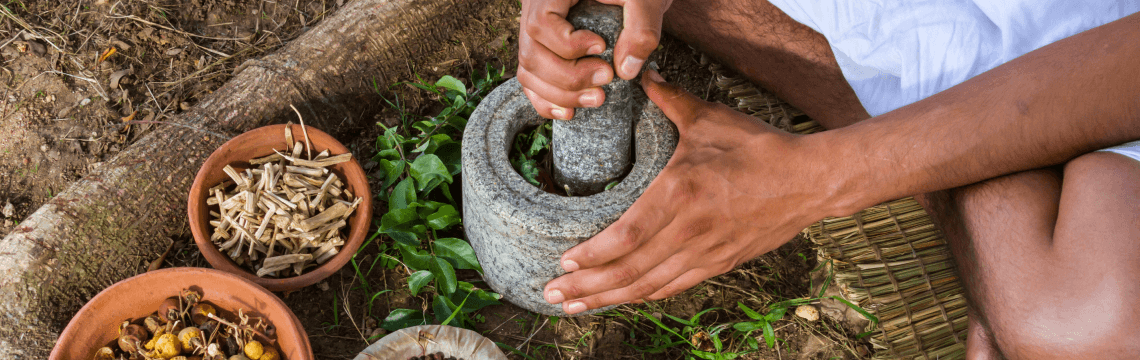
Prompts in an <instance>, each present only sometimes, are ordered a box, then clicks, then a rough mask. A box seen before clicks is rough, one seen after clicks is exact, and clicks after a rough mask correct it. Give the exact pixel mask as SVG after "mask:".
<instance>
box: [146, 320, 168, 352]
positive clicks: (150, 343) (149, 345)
mask: <svg viewBox="0 0 1140 360" xmlns="http://www.w3.org/2000/svg"><path fill="white" fill-rule="evenodd" d="M163 334H166V327H164V326H163V327H159V328H158V331H155V332H154V337H152V338H150V340H149V341H147V342H146V345H143V348H144V349H147V350H154V344H155V341H157V340H158V337H159V336H162V335H163Z"/></svg>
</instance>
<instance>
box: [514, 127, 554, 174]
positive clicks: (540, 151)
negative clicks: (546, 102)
mask: <svg viewBox="0 0 1140 360" xmlns="http://www.w3.org/2000/svg"><path fill="white" fill-rule="evenodd" d="M550 132H551V125H550V122H549V121H548V122H544V123H542V124H539V125H538V126H536V127H535V128H534V129H532V130H531V131H523V132H520V133H519V134H518V135H515V142H514V146H513V147H512V151H511V157H510V160H511V166H512V167H514V168H515V171H517V172H518V173H519V175H522V177H523V179H526V181H527V182H529V183H531V184H533V185H534V186H538V187H540V188H541V187H542V183H541V182H539V181H538V176H539V173H540V170H539V169H541V166H540V165H539V161H540V160H541V159H542V156H541V155H544V154H546V153H548V152H549V151H550V138H551V134H550Z"/></svg>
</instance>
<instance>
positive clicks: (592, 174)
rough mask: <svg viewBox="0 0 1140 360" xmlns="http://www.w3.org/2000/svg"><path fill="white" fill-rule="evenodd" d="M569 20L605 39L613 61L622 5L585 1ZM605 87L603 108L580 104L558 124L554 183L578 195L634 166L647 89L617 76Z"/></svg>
mask: <svg viewBox="0 0 1140 360" xmlns="http://www.w3.org/2000/svg"><path fill="white" fill-rule="evenodd" d="M566 19H567V20H568V21H570V24H571V25H574V28H575V29H581V30H589V31H592V32H594V33H595V34H598V35H600V36H601V37H602V39H605V41H606V51H605V52H603V53H601V54H600V55H598V57H600V58H602V59H603V60H605V61H606V62H608V63H611V64H612V63H613V60H614V50H613V49H614V44H616V43H617V37H618V34H621V30H622V28H623V27H622V7H621V6H615V5H606V4H601V3H598V2H596V1H593V0H584V1H580V2H579V3H578V4H577V5H574V7H572V8H570V12H569V13H568V14H567V16H566ZM602 90H603V91H604V92H605V94H606V98H605V103H604V104H602V106H599V107H596V108H579V109H577V110H576V111H575V114H574V118H573V119H572V120H570V121H555V122H554V130H553V135H554V136H553V138H554V139H553V141H552V142H551V144H552V149H551V150H552V151H553V152H554V181H555V182H556V183H558V185H559V186H565V187H567V188H569V193H571V194H573V195H576V196H582V195H593V194H597V193H599V192H602V190H604V189H605V187H606V185H607V184H609V183H610V182H612V181H614V180H617V179H619V178H620V177H621V176H622V175H624V174H625V173H626V171H627V170H629V163H630V152H631V148H632V146H631V143H632V142H633V136H632V135H633V134H632V132H633V120H634V117H635V116H634V115H635V114H636V113H635V112H634V111H635V109H634V106H633V104H634V103H637V102H644V99H645V96H644V93H642V92H641V91H640V87H639V86H638V85H637V84H635V83H633V82H631V81H629V80H622V79H621V78H618V77H616V76H615V77H614V81H612V82H610V83H609V84H607V85H605V86H602ZM635 95H641V96H640V97H637V96H635Z"/></svg>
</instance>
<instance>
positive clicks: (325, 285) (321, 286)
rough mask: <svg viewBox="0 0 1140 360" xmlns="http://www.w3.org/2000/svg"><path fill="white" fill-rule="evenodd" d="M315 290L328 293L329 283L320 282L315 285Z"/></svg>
mask: <svg viewBox="0 0 1140 360" xmlns="http://www.w3.org/2000/svg"><path fill="white" fill-rule="evenodd" d="M317 288H318V289H321V291H329V283H327V282H324V281H321V282H320V283H319V284H317Z"/></svg>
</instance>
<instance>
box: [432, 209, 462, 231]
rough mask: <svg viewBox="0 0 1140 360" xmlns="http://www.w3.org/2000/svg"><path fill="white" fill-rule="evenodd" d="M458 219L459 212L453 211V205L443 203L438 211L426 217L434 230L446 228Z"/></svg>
mask: <svg viewBox="0 0 1140 360" xmlns="http://www.w3.org/2000/svg"><path fill="white" fill-rule="evenodd" d="M460 221H461V220H460V219H459V212H457V211H455V207H454V206H451V205H444V206H443V207H440V208H439V211H436V212H435V213H434V214H431V215H428V217H427V223H428V226H430V227H431V228H432V229H436V230H443V229H447V228H449V227H451V226H452V225H455V224H458V223H459V222H460Z"/></svg>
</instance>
